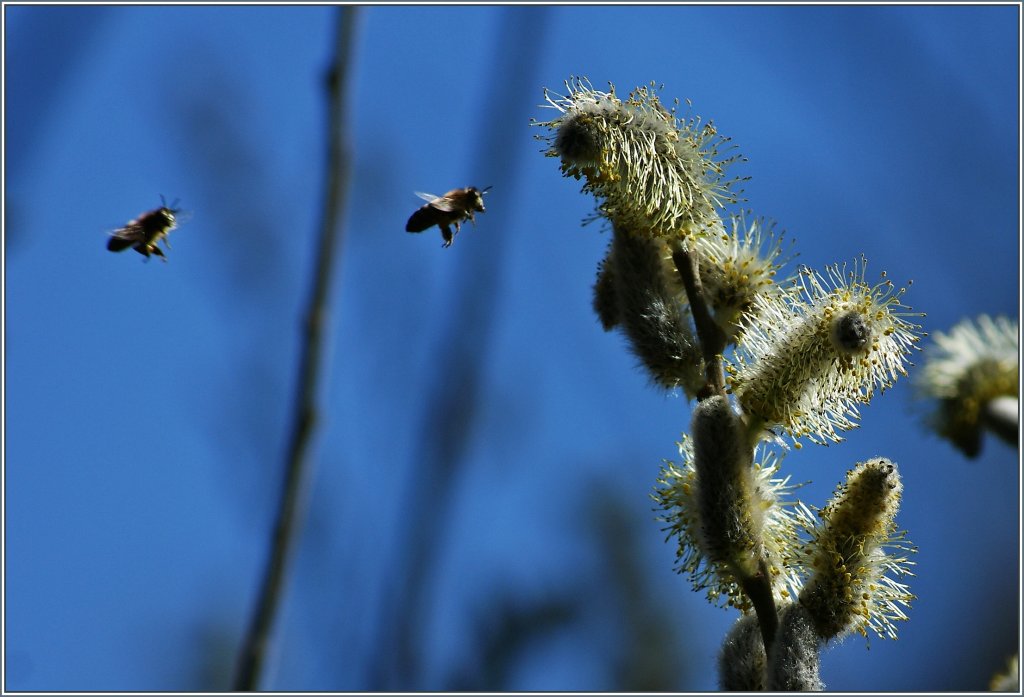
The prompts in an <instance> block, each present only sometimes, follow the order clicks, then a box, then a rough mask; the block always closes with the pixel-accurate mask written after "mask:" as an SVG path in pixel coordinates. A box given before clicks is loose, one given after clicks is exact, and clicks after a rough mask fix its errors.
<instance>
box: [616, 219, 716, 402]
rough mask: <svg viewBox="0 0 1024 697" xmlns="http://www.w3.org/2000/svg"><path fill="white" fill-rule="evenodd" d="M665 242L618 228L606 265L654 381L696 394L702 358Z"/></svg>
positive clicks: (626, 325) (627, 327) (621, 316)
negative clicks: (665, 260)
mask: <svg viewBox="0 0 1024 697" xmlns="http://www.w3.org/2000/svg"><path fill="white" fill-rule="evenodd" d="M661 244H662V243H661V242H660V241H658V240H651V239H646V238H644V237H640V236H638V235H633V234H630V233H629V232H628V231H625V230H620V229H618V228H616V229H615V232H614V238H613V240H612V248H611V252H610V253H609V255H608V258H607V259H606V263H605V267H606V268H607V269H610V273H611V274H612V277H613V278H614V287H615V290H616V297H617V298H618V303H617V307H618V321H619V323H620V324H621V325H622V328H623V331H624V332H625V334H626V336H627V338H628V339H629V342H630V346H631V348H632V349H633V352H634V353H635V354H636V355H637V357H638V358H639V359H640V360H641V362H642V363H643V365H644V367H645V368H647V370H648V372H649V373H650V374H651V377H652V378H653V380H654V382H655V383H657V384H658V385H660V386H662V387H665V388H668V389H674V388H676V387H682V388H683V389H684V390H685V391H686V393H687V394H688V395H690V396H693V395H695V394H696V393H697V391H698V390H699V389H700V388H701V387H702V386H703V384H704V367H703V359H702V358H701V353H700V348H699V347H698V346H697V342H696V340H695V339H694V337H693V333H692V332H691V331H690V326H689V323H688V321H687V318H686V316H685V315H684V314H683V310H682V307H681V306H680V304H679V301H678V300H677V299H676V297H675V295H674V294H673V293H672V291H671V290H670V289H669V287H668V285H667V284H666V282H665V277H664V270H663V267H662V261H661V254H660V250H661ZM609 262H614V265H612V264H610V263H609ZM606 272H607V271H606ZM599 283H600V280H599ZM599 314H600V312H599ZM604 320H605V316H602V322H604Z"/></svg>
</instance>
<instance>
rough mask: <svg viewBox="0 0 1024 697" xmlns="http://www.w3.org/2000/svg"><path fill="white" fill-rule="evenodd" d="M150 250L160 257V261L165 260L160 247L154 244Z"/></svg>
mask: <svg viewBox="0 0 1024 697" xmlns="http://www.w3.org/2000/svg"><path fill="white" fill-rule="evenodd" d="M151 251H152V252H153V254H155V255H156V256H158V257H160V259H161V260H162V261H165V262H166V261H167V257H166V256H164V252H163V250H162V249H160V248H159V247H157V246H156V245H155V244H154V245H153V248H152V250H151Z"/></svg>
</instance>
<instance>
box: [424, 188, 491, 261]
mask: <svg viewBox="0 0 1024 697" xmlns="http://www.w3.org/2000/svg"><path fill="white" fill-rule="evenodd" d="M490 188H491V187H489V186H488V187H487V188H486V189H483V190H482V191H481V190H480V189H478V188H476V187H475V186H467V187H466V188H465V189H452V190H451V191H449V192H448V193H447V194H445V195H444V196H434V195H433V194H424V193H421V192H419V191H417V192H416V195H417V196H419V197H420V198H422V199H423V200H425V201H427V203H425V204H423V205H422V206H420V208H419V210H417V211H416V212H415V213H413V214H412V215H411V216H410V217H409V222H407V223H406V224H405V231H406V232H423V231H424V230H426V229H427V228H428V227H431V226H433V225H436V226H437V227H438V228H440V230H441V237H443V238H444V244H443V245H441V246H442V247H451V246H452V242H454V241H455V235H457V234H459V227H461V225H462V223H463V222H464V221H466V220H468V221H469V222H471V223H473V224H474V225H476V221H475V220H474V219H473V213H483V212H484V194H485V193H487V192H488V191H489V190H490ZM452 225H454V226H455V232H454V233H453V232H452V229H451V226H452Z"/></svg>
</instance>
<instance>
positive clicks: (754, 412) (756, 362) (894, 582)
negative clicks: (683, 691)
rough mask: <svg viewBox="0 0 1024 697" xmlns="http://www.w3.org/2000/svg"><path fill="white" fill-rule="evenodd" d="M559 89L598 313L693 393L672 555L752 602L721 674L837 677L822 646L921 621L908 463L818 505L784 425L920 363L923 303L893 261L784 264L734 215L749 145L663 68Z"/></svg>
mask: <svg viewBox="0 0 1024 697" xmlns="http://www.w3.org/2000/svg"><path fill="white" fill-rule="evenodd" d="M565 87H566V94H565V95H554V94H553V93H550V92H548V91H547V90H545V92H544V97H545V102H546V104H545V106H547V107H550V108H553V109H555V110H556V111H557V112H558V114H557V116H556V117H555V118H553V119H551V120H548V121H543V122H535V125H537V126H540V127H542V128H545V129H547V133H546V134H545V135H544V136H541V137H542V139H543V140H544V142H545V146H546V147H545V153H546V154H547V155H548V156H550V157H555V158H558V159H559V160H560V162H561V171H562V173H563V174H564V175H565V176H569V177H573V178H575V179H577V180H579V179H582V180H583V192H584V193H587V194H591V195H593V196H594V197H595V200H596V206H597V213H596V216H597V217H599V218H604V219H606V220H607V221H608V223H609V224H610V225H609V227H610V228H611V231H612V241H611V243H610V245H609V246H608V251H607V253H606V255H605V257H604V259H603V260H602V261H601V262H600V264H599V265H598V273H597V280H596V282H595V283H594V286H593V291H594V296H593V308H594V311H595V313H596V314H597V317H598V319H599V321H600V322H601V325H602V326H603V328H604V329H605V330H607V331H611V330H615V329H618V330H621V331H622V333H623V334H624V335H625V337H626V340H627V342H628V344H629V346H630V348H631V349H632V351H633V353H634V354H635V355H636V356H637V358H638V360H639V362H640V364H641V366H642V367H643V369H644V370H645V371H646V373H647V374H648V375H649V376H650V379H651V381H652V382H653V383H654V384H655V385H657V386H659V387H662V388H666V389H673V390H674V389H679V390H681V391H682V392H683V393H684V394H685V395H686V396H687V397H688V398H690V399H695V400H696V404H695V406H694V408H693V417H692V421H691V424H690V433H689V435H687V434H684V435H683V438H682V441H681V443H680V444H679V453H680V457H681V460H680V461H679V463H678V464H677V463H675V462H671V461H667V462H665V463H664V465H663V467H662V469H661V474H660V477H659V479H658V485H657V487H656V489H655V493H654V499H655V501H656V503H657V505H658V508H659V510H660V516H661V519H662V520H663V521H664V522H665V524H666V528H665V530H666V532H667V533H668V536H669V538H670V539H672V540H674V542H675V545H676V562H677V564H676V565H677V570H678V571H679V572H680V573H681V574H684V575H686V576H688V577H689V579H690V581H691V582H692V584H693V586H694V588H695V589H696V590H702V591H705V592H706V594H707V597H708V599H709V601H711V602H712V603H715V604H720V605H723V606H727V607H735V608H737V609H738V610H739V611H740V612H741V618H740V619H739V620H738V621H737V624H736V626H735V627H734V629H733V631H731V632H730V633H729V635H728V636H727V637H726V640H725V642H724V644H723V648H722V652H721V654H720V660H719V673H720V677H721V684H722V687H723V688H725V689H740V690H762V689H770V690H796V689H798V690H818V689H823V687H824V686H823V683H822V682H821V679H820V677H819V674H818V661H819V657H818V654H819V651H820V649H821V648H822V646H824V645H825V644H826V643H827V642H829V641H831V640H833V639H835V638H838V637H841V636H843V635H845V634H848V633H850V632H859V633H861V634H865V635H866V633H867V630H872V631H874V632H875V633H877V634H879V635H880V636H883V637H884V636H889V637H894V636H895V632H896V630H895V624H894V623H895V622H897V621H902V620H905V619H906V618H907V615H906V614H905V612H904V610H905V609H906V608H907V607H908V605H909V602H910V600H911V599H912V597H913V596H912V595H911V594H910V593H909V591H908V589H907V587H906V586H905V585H903V584H902V582H901V581H900V579H902V578H903V577H905V576H908V575H910V572H909V565H910V564H911V562H909V561H908V560H907V555H908V554H909V553H910V552H912V551H914V550H913V548H912V547H911V546H910V545H909V544H908V543H906V542H905V540H904V537H903V533H902V532H899V531H897V530H896V528H895V516H896V513H897V510H898V507H899V502H900V499H901V496H902V492H903V486H902V481H901V480H900V477H899V473H898V471H897V468H896V466H895V464H894V463H892V462H890V461H889V460H887V459H885V458H874V459H871V460H867V461H864V462H861V463H859V464H857V465H856V466H854V467H853V468H852V469H851V470H850V472H849V473H848V475H847V479H846V481H845V482H844V483H843V484H841V485H840V487H839V489H838V490H837V493H836V495H835V496H834V497H833V499H832V500H831V501H830V502H829V503H828V504H827V505H826V506H825V507H824V508H822V509H820V511H818V512H817V514H815V513H814V512H813V511H812V509H811V507H809V506H808V505H806V504H804V503H802V502H800V501H798V500H795V499H794V498H793V494H794V492H795V489H796V487H794V486H792V485H790V484H789V478H788V477H783V476H779V474H780V470H781V462H782V457H783V455H784V453H785V445H786V444H785V442H783V441H782V439H781V438H780V437H779V435H780V434H782V433H784V434H786V435H787V436H788V437H789V440H790V441H791V442H792V443H793V444H794V445H795V446H796V447H798V448H799V447H801V444H802V440H804V439H806V440H808V441H810V442H812V443H822V444H823V443H829V442H838V441H841V440H842V436H841V433H842V432H843V431H846V430H849V429H851V428H855V427H856V426H857V424H858V420H859V417H860V411H859V410H860V408H861V407H862V406H864V405H866V404H868V403H869V402H870V401H871V399H872V398H873V397H875V396H876V395H877V394H879V393H881V392H882V391H884V390H885V389H886V388H888V387H889V386H891V385H892V384H893V383H894V382H895V381H896V380H897V378H898V377H900V376H903V375H906V373H907V366H908V365H910V362H909V356H910V354H911V352H912V351H913V350H915V349H916V344H917V342H918V341H919V339H920V337H921V333H920V327H919V326H918V325H916V324H914V322H913V321H912V319H913V318H914V317H917V316H920V315H919V314H917V313H914V312H913V311H912V310H911V309H910V308H909V307H907V306H905V305H904V304H903V302H902V297H903V295H904V293H905V292H906V289H905V288H899V289H897V288H895V287H894V286H893V284H892V283H891V282H890V281H889V280H888V279H887V278H886V277H885V274H884V273H883V274H882V278H881V279H880V280H879V281H877V282H871V281H869V280H868V278H867V264H866V262H865V261H864V260H863V259H860V260H857V261H855V262H854V263H853V265H852V268H850V269H849V270H848V269H847V267H846V266H845V265H833V266H830V267H828V268H826V270H825V271H824V272H823V273H819V272H817V271H814V270H812V269H809V268H807V267H801V268H800V269H798V270H797V271H796V272H795V273H794V274H792V275H791V276H790V277H788V278H783V277H782V274H781V270H782V268H783V266H784V263H785V261H786V259H784V258H783V256H782V252H781V249H782V244H781V237H780V236H779V235H777V234H776V233H775V231H774V225H773V223H771V222H770V221H768V220H767V219H765V218H763V217H754V216H753V214H752V213H751V212H750V211H739V212H734V213H727V212H726V210H725V209H726V206H727V205H729V204H732V203H736V202H737V199H738V195H737V193H738V192H736V190H735V187H736V184H737V183H738V182H740V181H742V179H740V178H731V179H728V178H727V177H726V169H727V167H729V166H730V165H732V164H734V163H735V162H737V161H739V160H741V159H742V158H741V157H740V156H739V155H736V154H729V155H726V154H725V151H726V144H727V143H728V142H729V141H728V139H725V138H723V137H721V136H720V135H719V134H718V132H717V130H716V129H715V128H714V126H713V125H712V124H711V122H706V123H704V122H702V121H701V119H700V118H699V117H689V118H685V119H681V118H679V117H678V116H677V115H676V108H675V107H673V108H672V109H666V108H665V107H664V106H663V104H662V102H661V100H660V98H659V97H658V96H657V93H656V90H655V89H654V87H653V83H652V85H651V86H649V87H639V88H637V89H636V90H634V91H633V92H631V93H630V94H629V96H628V97H627V98H626V99H625V100H622V99H620V98H619V97H618V96H616V93H615V88H614V86H610V88H609V90H608V91H607V92H602V91H598V90H595V89H594V88H593V87H592V86H591V84H590V83H589V82H588V81H587V80H586V79H579V78H573V79H570V80H569V81H567V82H566V83H565ZM676 104H678V101H677V102H676ZM728 147H729V149H731V147H732V146H731V145H730V146H728ZM725 376H727V377H725ZM947 382H949V381H947Z"/></svg>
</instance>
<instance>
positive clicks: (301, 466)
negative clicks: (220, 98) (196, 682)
mask: <svg viewBox="0 0 1024 697" xmlns="http://www.w3.org/2000/svg"><path fill="white" fill-rule="evenodd" d="M356 14H357V8H356V7H355V6H352V5H344V6H341V7H339V8H337V29H336V30H337V35H336V44H335V56H334V62H333V64H332V66H331V68H330V69H329V71H328V73H327V80H326V88H327V102H328V108H327V134H328V147H327V166H326V171H325V186H324V208H323V217H322V219H321V223H320V242H319V245H318V250H317V256H316V272H315V275H314V279H313V288H312V293H311V294H310V298H309V306H308V310H307V314H306V317H305V323H304V327H303V328H304V337H303V338H304V343H303V346H302V354H301V357H300V363H299V380H298V392H297V394H296V399H295V412H294V421H293V423H292V432H291V438H290V442H289V445H288V458H287V462H286V465H285V478H284V484H283V487H282V490H281V500H280V504H279V509H278V517H277V521H276V522H275V524H274V529H273V533H272V537H271V542H270V556H269V559H268V561H267V567H266V570H265V573H264V577H263V581H262V585H261V587H260V594H259V599H258V601H257V605H256V609H255V612H254V614H253V618H252V623H251V625H250V627H249V631H248V633H247V634H246V637H245V642H244V644H243V646H242V651H241V655H240V657H239V664H238V673H237V675H236V677H235V684H234V689H235V690H256V689H259V685H260V678H261V675H262V671H263V667H264V663H265V660H266V657H267V652H268V648H269V643H270V635H271V631H272V629H273V624H274V619H275V617H276V615H277V610H278V606H279V604H280V600H281V595H282V592H283V589H284V581H285V573H286V571H287V568H288V561H289V559H290V557H291V551H292V550H291V546H292V542H293V541H294V539H295V537H296V529H297V528H298V526H299V523H300V519H301V516H302V503H303V498H304V497H303V493H304V490H305V487H306V486H307V485H308V481H309V478H310V475H309V470H310V469H311V468H310V466H309V464H308V463H309V459H308V457H307V455H308V452H309V446H310V443H311V440H312V435H313V431H314V428H315V426H316V421H317V416H318V407H317V389H318V387H319V382H320V367H321V364H322V356H321V354H322V352H323V343H324V342H323V330H324V325H325V324H326V319H327V316H328V311H329V306H328V295H329V292H330V288H331V281H332V279H333V270H334V266H335V263H336V260H335V256H336V249H337V247H338V245H339V242H340V239H341V224H340V223H341V217H342V212H343V211H344V210H345V197H346V192H347V191H348V179H349V168H350V163H349V159H350V157H349V152H348V148H347V146H346V144H345V134H346V132H347V124H346V121H345V116H346V112H347V96H348V93H347V87H348V68H349V66H350V65H351V62H352V43H353V35H354V32H355V27H354V25H355V18H356Z"/></svg>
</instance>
